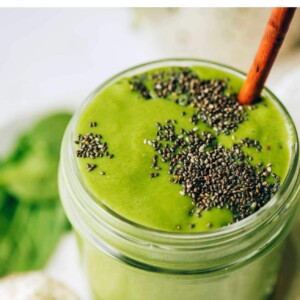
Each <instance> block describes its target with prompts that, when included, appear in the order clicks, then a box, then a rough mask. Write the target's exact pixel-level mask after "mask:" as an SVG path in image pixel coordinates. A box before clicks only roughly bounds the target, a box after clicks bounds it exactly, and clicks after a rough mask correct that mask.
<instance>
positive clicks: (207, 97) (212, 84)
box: [130, 68, 255, 135]
mask: <svg viewBox="0 0 300 300" xmlns="http://www.w3.org/2000/svg"><path fill="white" fill-rule="evenodd" d="M146 78H147V74H143V75H142V76H140V77H135V79H134V80H133V81H131V82H130V83H131V88H132V89H133V90H134V91H138V92H139V93H140V94H141V95H142V96H143V97H144V98H145V99H151V94H150V91H149V89H148V88H147V87H146V86H145V84H144V82H145V80H146ZM151 79H152V81H153V83H152V85H153V86H152V88H153V91H154V94H155V95H156V96H157V97H160V98H164V99H169V100H172V101H174V102H175V103H177V104H178V105H182V106H192V107H193V108H194V114H193V115H192V116H191V117H190V122H191V123H192V124H195V125H196V124H197V123H198V122H199V121H202V122H204V123H206V124H208V125H209V126H210V127H211V128H212V129H213V130H214V131H215V132H216V133H217V134H218V133H220V132H223V133H225V134H227V135H228V134H230V132H232V131H235V130H236V129H237V126H238V124H240V123H243V122H244V121H246V120H247V110H246V109H245V108H244V107H243V106H242V105H240V104H239V103H238V99H237V95H236V94H233V93H228V92H227V89H228V86H227V83H226V81H225V80H219V79H213V80H207V79H200V78H199V77H198V75H197V74H196V73H193V72H192V70H191V69H189V68H177V69H176V70H175V69H171V71H170V72H165V71H161V72H156V73H155V74H153V75H152V76H151ZM248 108H249V110H252V109H255V106H254V105H253V106H249V107H248Z"/></svg>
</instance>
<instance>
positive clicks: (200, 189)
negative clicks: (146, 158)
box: [148, 122, 280, 221]
mask: <svg viewBox="0 0 300 300" xmlns="http://www.w3.org/2000/svg"><path fill="white" fill-rule="evenodd" d="M156 126H157V128H158V130H157V133H156V136H157V138H156V139H154V140H148V141H150V142H151V143H148V144H149V145H151V146H152V147H153V148H154V150H155V151H156V153H157V155H155V156H154V157H153V160H152V161H153V165H152V167H157V166H158V161H160V162H162V163H168V165H169V169H168V174H169V175H170V178H169V180H170V181H171V182H173V183H175V184H180V185H181V186H182V191H181V192H180V194H181V195H182V196H184V195H187V196H189V197H190V198H191V200H192V203H193V205H194V207H195V208H196V209H194V210H193V211H192V212H191V215H194V214H195V215H197V216H200V215H201V212H202V211H204V210H209V209H211V208H213V207H217V208H227V209H229V210H231V211H232V213H233V216H234V220H235V221H239V220H242V219H244V218H246V217H248V216H249V215H251V214H253V213H254V212H256V211H257V210H259V209H260V208H261V207H262V206H264V205H265V204H266V203H267V202H268V201H269V200H270V199H271V197H272V196H273V195H274V194H275V193H276V192H277V191H278V188H279V184H280V178H279V177H278V176H277V175H276V174H274V173H272V169H271V165H270V164H267V166H266V168H264V167H263V166H262V165H261V164H259V165H257V166H253V165H251V164H250V161H251V160H252V157H250V156H248V155H246V154H245V153H244V152H243V151H242V149H241V148H242V147H243V146H245V147H256V148H257V149H260V150H261V146H260V145H259V143H258V142H257V141H254V140H250V139H244V140H242V141H241V142H240V143H239V144H233V146H232V148H231V149H227V148H225V147H223V146H220V145H217V143H216V139H215V137H214V136H213V135H212V134H211V133H209V132H202V133H201V135H200V134H199V133H198V130H189V131H187V130H185V129H183V128H182V129H180V134H177V133H176V130H175V127H174V125H173V124H169V122H167V125H162V124H160V123H157V124H156ZM154 174H155V173H151V175H150V177H152V178H154V177H156V176H154ZM157 174H158V173H157Z"/></svg>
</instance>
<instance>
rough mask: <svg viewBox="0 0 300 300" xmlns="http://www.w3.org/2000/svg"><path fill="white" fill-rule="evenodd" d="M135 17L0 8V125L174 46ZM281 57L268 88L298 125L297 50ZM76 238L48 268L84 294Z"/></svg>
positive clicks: (64, 102)
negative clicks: (165, 43)
mask: <svg viewBox="0 0 300 300" xmlns="http://www.w3.org/2000/svg"><path fill="white" fill-rule="evenodd" d="M134 21H135V19H134V18H133V12H132V11H131V10H129V9H26V10H22V9H18V10H11V9H0V41H1V47H0V82H1V84H0V105H1V110H0V127H1V126H3V125H4V124H6V123H8V122H9V121H11V120H13V119H15V118H18V117H20V118H21V117H22V116H23V115H26V114H27V113H28V112H30V111H37V112H38V111H41V110H47V109H49V108H57V107H70V108H74V109H75V108H76V107H77V106H78V105H79V104H80V103H81V102H82V101H83V99H84V98H85V97H86V96H87V95H88V94H89V93H90V92H91V91H92V90H93V89H94V88H95V87H96V86H97V85H98V84H99V83H100V82H102V81H103V80H105V79H106V78H107V77H109V76H111V75H113V74H115V73H116V72H119V71H121V70H123V69H125V68H127V67H129V66H132V65H135V64H138V63H142V62H145V61H149V60H153V59H158V58H163V57H166V56H168V55H170V53H175V52H174V51H171V50H168V48H164V47H163V46H162V45H161V44H160V43H159V39H158V40H155V39H153V32H152V33H151V34H152V36H151V42H149V38H148V33H147V32H150V31H149V28H148V29H147V30H146V31H145V30H144V31H143V29H141V28H136V27H135V26H134V24H135V23H134ZM173 25H174V26H175V25H176V24H173ZM172 29H173V28H171V29H169V30H172ZM175 29H176V28H174V30H175ZM156 30H158V31H159V26H158V28H157V29H156ZM165 30H166V29H165ZM181 47H182V45H181ZM253 48H254V49H255V48H256V47H253ZM221 50H222V49H220V51H221ZM200 53H201V52H200ZM176 55H180V56H186V53H185V51H184V47H183V49H182V50H179V51H176ZM232 55H233V57H234V55H235V54H232ZM286 62H287V63H286V64H282V68H281V69H279V68H277V73H276V74H275V73H273V74H272V75H273V81H272V80H271V81H270V87H271V89H273V90H274V92H276V94H277V95H278V96H279V97H280V99H282V100H283V102H284V103H285V104H286V106H287V107H288V109H289V110H290V112H291V114H292V115H293V116H294V117H295V121H296V123H297V125H298V128H300V84H299V82H300V67H297V62H300V57H299V54H298V53H297V52H294V54H293V55H292V56H290V57H289V58H287V59H286ZM280 70H284V71H282V72H284V73H281V72H280ZM282 74H284V77H283V76H282ZM0 150H1V143H0ZM75 244H76V243H75V238H74V236H73V235H72V234H69V235H68V236H66V237H65V238H64V239H62V241H61V243H60V245H59V247H58V249H57V251H56V253H55V254H54V255H53V258H52V259H51V261H50V262H49V264H48V266H47V268H46V272H47V273H49V274H50V275H53V276H54V277H56V278H58V279H60V280H61V281H62V282H64V283H66V284H68V285H69V286H70V287H71V288H73V289H74V290H75V291H76V292H77V293H78V294H79V295H80V296H81V298H82V299H88V296H87V292H86V291H87V289H86V287H85V285H84V279H83V275H82V273H81V270H80V266H79V256H78V252H77V248H76V245H75ZM290 299H291V300H294V299H296V298H290ZM298 299H299V298H298ZM298 299H297V300H298Z"/></svg>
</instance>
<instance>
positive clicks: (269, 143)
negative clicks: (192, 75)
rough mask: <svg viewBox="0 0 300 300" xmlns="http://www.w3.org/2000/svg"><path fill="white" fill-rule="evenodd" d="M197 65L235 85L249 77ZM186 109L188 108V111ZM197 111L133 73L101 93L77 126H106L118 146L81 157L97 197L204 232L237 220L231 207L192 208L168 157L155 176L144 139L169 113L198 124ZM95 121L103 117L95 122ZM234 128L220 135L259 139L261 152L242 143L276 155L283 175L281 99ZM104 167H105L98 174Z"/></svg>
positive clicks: (132, 216) (178, 228)
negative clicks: (147, 92) (155, 94)
mask: <svg viewBox="0 0 300 300" xmlns="http://www.w3.org/2000/svg"><path fill="white" fill-rule="evenodd" d="M191 69H192V70H193V71H194V72H196V73H197V74H198V75H199V77H200V78H201V79H204V78H207V79H216V78H217V79H226V78H229V80H230V81H229V86H230V88H231V90H232V91H233V92H238V91H239V89H240V86H241V83H242V81H241V79H237V78H236V77H234V76H233V75H229V74H227V73H224V72H222V71H219V70H213V69H210V68H206V67H192V68H191ZM155 71H157V70H153V71H151V72H155ZM151 72H150V73H151ZM150 83H151V82H148V84H149V85H150ZM182 111H185V112H186V115H185V116H181V113H182ZM193 111H194V109H193V108H192V107H182V106H180V105H178V104H175V103H174V102H172V101H169V100H165V99H161V98H156V99H151V100H145V99H144V98H142V97H141V96H140V94H139V93H137V92H135V91H132V90H131V89H130V84H129V79H128V78H123V79H121V80H119V81H117V82H115V83H113V84H112V85H110V86H108V87H107V88H106V89H104V90H103V91H102V92H100V93H99V94H98V95H96V96H95V98H94V99H93V101H92V102H91V103H90V104H89V105H88V106H87V107H86V109H85V110H84V112H83V113H82V115H81V116H80V119H79V122H78V125H77V129H76V133H77V134H86V133H89V132H92V133H99V134H101V135H102V136H103V139H104V140H105V141H106V142H107V143H108V150H109V152H110V153H113V154H114V158H113V159H109V158H108V157H104V158H101V159H100V158H97V159H94V160H93V159H87V158H85V159H83V158H78V159H77V162H78V166H79V169H80V172H81V175H82V178H83V180H84V182H85V184H86V186H87V188H88V189H89V191H90V192H91V193H92V194H93V195H94V196H95V199H97V201H99V202H102V203H104V204H105V205H106V206H108V207H109V208H110V209H111V210H113V211H114V212H116V213H117V214H119V215H120V216H122V217H124V218H126V219H128V220H130V221H132V222H135V223H137V224H141V225H144V226H147V227H150V228H154V229H158V230H164V231H175V232H200V231H205V230H209V229H215V228H220V227H222V226H226V225H227V224H228V223H231V222H232V221H233V215H232V212H231V211H230V210H227V209H225V208H224V209H219V208H213V209H211V210H209V211H204V212H202V214H201V216H200V217H197V216H196V215H194V216H190V214H189V212H190V211H191V209H192V208H193V206H192V201H191V198H190V197H189V196H182V195H180V193H179V192H180V191H181V189H182V187H181V185H177V184H173V183H170V181H169V175H168V164H164V163H160V164H159V165H160V166H161V167H162V170H161V171H160V176H159V177H157V178H150V176H149V174H150V173H151V172H153V169H151V164H152V157H153V155H154V154H155V152H154V150H153V148H152V147H150V146H149V145H146V144H144V139H155V137H156V130H157V128H156V126H155V123H156V122H160V123H162V124H163V123H165V121H166V120H167V119H175V120H177V122H178V125H177V126H178V128H185V129H188V130H189V129H193V128H194V127H195V126H194V125H192V124H191V123H190V122H189V118H190V116H191V115H192V114H193ZM91 122H97V124H98V125H97V126H96V127H94V128H90V123H91ZM197 127H199V130H200V131H202V130H204V131H212V130H211V129H209V128H208V126H207V125H206V124H204V123H201V122H200V123H199V125H197ZM232 135H234V137H235V139H234V140H233V139H232ZM232 135H229V136H228V135H225V134H220V135H219V136H218V137H217V140H218V142H219V143H220V144H222V145H224V146H225V147H228V148H230V147H231V146H232V144H233V143H238V142H239V141H240V140H241V139H244V138H251V139H254V140H258V141H259V142H260V144H261V145H262V151H261V152H257V151H256V149H254V148H245V147H243V148H242V150H243V151H244V152H245V153H246V154H248V155H250V156H252V157H253V161H252V163H253V164H254V165H256V164H258V163H263V165H266V164H268V163H271V164H272V171H273V172H274V173H276V174H277V175H278V176H280V178H281V182H282V181H283V179H284V178H285V176H286V173H287V169H288V165H289V160H290V150H289V136H288V129H287V126H286V123H285V119H284V118H283V116H282V113H281V112H280V110H279V109H278V107H277V105H276V104H275V103H273V102H272V101H270V100H269V99H266V98H264V99H262V101H260V102H259V103H258V104H257V109H254V110H251V111H250V110H249V111H248V120H247V121H245V122H244V123H242V124H240V125H239V127H238V129H237V131H236V132H234V133H232ZM87 163H90V164H97V168H96V169H95V170H94V171H92V172H88V170H87V168H86V164H87ZM99 171H104V172H105V173H106V175H105V176H101V175H99ZM208 223H211V224H212V227H211V228H208V227H207V224H208ZM191 224H195V226H194V227H191Z"/></svg>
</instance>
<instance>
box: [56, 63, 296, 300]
mask: <svg viewBox="0 0 300 300" xmlns="http://www.w3.org/2000/svg"><path fill="white" fill-rule="evenodd" d="M174 65H176V66H196V65H197V66H203V67H207V68H211V69H214V70H220V71H223V72H226V73H227V74H230V75H231V76H234V77H236V78H239V79H240V80H241V82H242V80H243V79H244V78H245V75H244V74H243V73H241V72H239V71H237V70H235V69H232V68H229V67H226V66H223V65H220V64H216V63H212V62H207V61H201V60H192V59H173V60H163V61H156V62H151V63H148V64H145V65H141V66H137V67H134V68H132V69H129V70H127V71H125V72H123V73H120V74H118V75H116V76H115V77H113V78H111V79H109V80H108V81H106V82H105V83H103V84H102V85H100V86H99V87H98V88H97V89H96V90H95V91H94V92H93V93H92V94H91V95H90V96H89V97H88V98H87V100H86V101H85V102H84V104H83V105H82V107H81V108H80V109H79V110H78V111H77V113H76V114H75V115H74V117H73V119H72V121H71V123H70V124H69V126H68V129H67V130H66V133H65V136H64V140H63V143H62V151H61V162H60V170H59V186H60V194H61V199H62V202H63V205H64V207H65V210H66V213H67V215H68V217H69V219H70V221H71V223H72V225H73V227H74V230H75V232H76V233H77V236H78V241H79V247H80V250H81V255H82V262H83V266H84V269H85V271H86V274H87V278H88V282H89V285H90V288H91V291H92V295H93V297H94V299H97V300H98V299H99V300H141V299H143V300H195V299H205V300H221V299H222V300H262V299H266V297H267V296H268V295H269V294H270V293H271V292H272V290H273V288H274V285H275V282H276V278H277V273H278V269H279V266H280V261H281V258H282V249H283V246H284V243H283V241H284V240H285V238H286V236H287V234H288V233H289V231H290V230H291V227H292V225H293V224H294V221H295V218H296V216H297V214H298V208H299V205H298V203H299V202H298V201H297V200H298V198H299V194H300V188H299V186H300V176H299V169H300V165H299V150H298V139H297V133H296V130H295V127H294V124H293V121H292V120H291V118H290V116H289V114H288V112H287V111H286V110H285V108H284V107H283V105H282V104H281V103H280V102H279V100H278V99H277V98H276V97H275V96H274V95H273V94H272V93H271V92H270V91H269V90H268V89H264V90H263V95H264V96H266V97H268V98H270V99H272V100H273V101H274V102H275V103H276V105H277V106H278V108H279V109H280V110H281V112H282V114H283V115H284V117H285V119H286V123H287V125H288V130H289V135H290V141H291V143H290V148H291V157H290V166H289V170H288V174H287V176H286V179H285V180H284V182H283V184H282V187H281V189H280V190H279V192H278V193H277V194H276V195H275V196H274V197H273V198H272V199H271V200H270V201H269V202H268V203H267V204H266V205H265V206H264V207H263V208H261V209H260V210H259V211H258V212H256V213H255V214H253V215H252V216H250V217H248V218H246V219H244V220H242V221H240V222H237V223H235V224H232V225H230V226H227V227H224V228H220V229H217V230H213V231H208V232H201V233H170V232H164V231H158V230H154V229H150V228H146V227H144V226H141V225H139V224H135V223H133V222H131V221H130V220H127V219H125V218H123V217H121V216H119V215H118V214H117V213H116V212H114V211H112V210H110V209H109V208H108V207H106V206H105V205H104V204H101V203H99V202H96V201H95V199H93V196H92V195H91V193H89V191H88V189H87V188H86V186H85V184H84V182H83V180H82V178H81V176H80V173H79V171H78V167H77V164H76V160H75V154H74V153H75V150H74V143H73V141H74V132H75V126H76V124H77V121H78V118H79V116H80V114H81V113H82V111H83V110H84V109H85V107H86V106H87V105H88V104H89V103H90V101H93V98H94V97H95V95H96V94H98V93H100V92H101V91H102V90H104V89H105V88H106V87H107V86H109V85H111V84H112V83H113V82H115V81H117V80H119V79H121V78H123V77H129V76H132V75H134V74H138V73H141V72H144V71H147V70H150V69H153V68H158V67H162V66H164V67H165V66H174Z"/></svg>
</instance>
